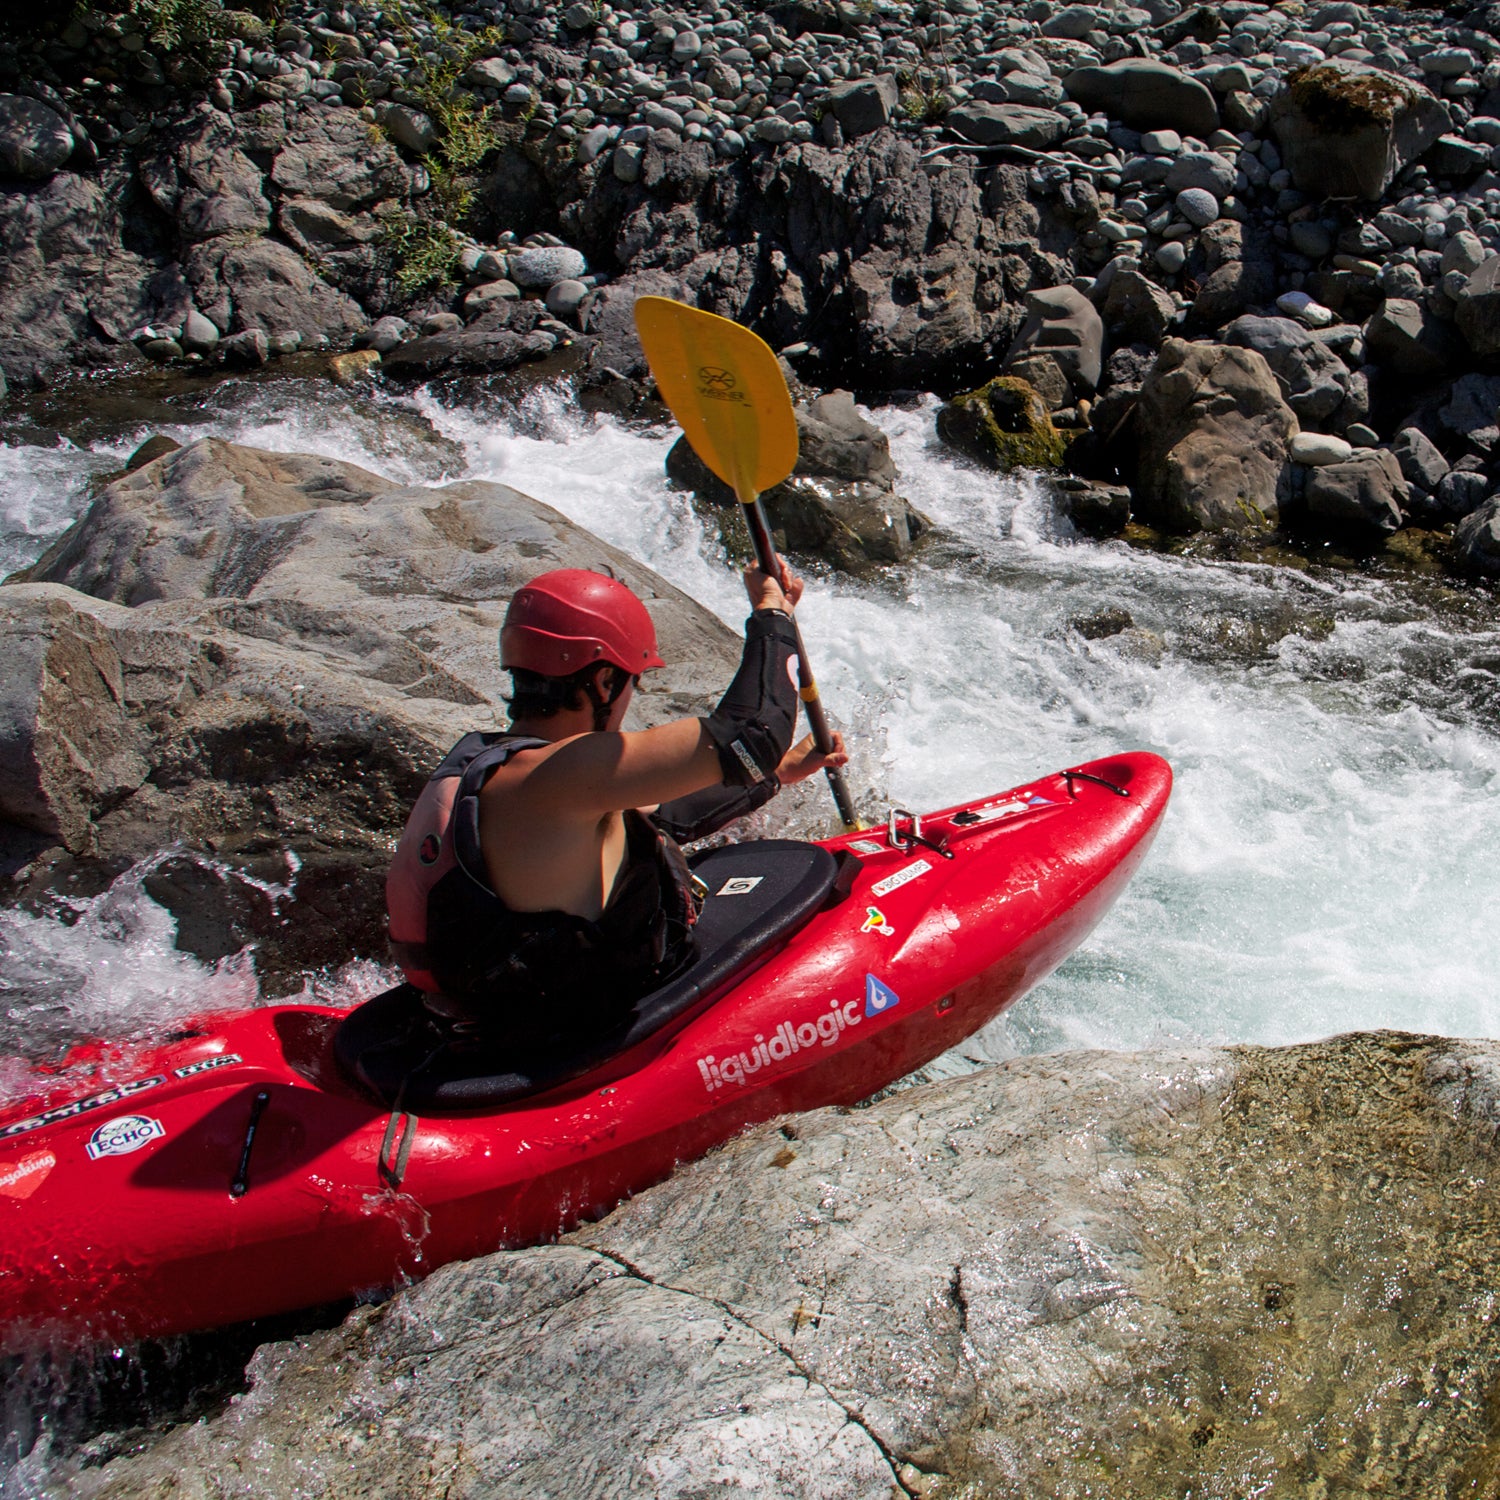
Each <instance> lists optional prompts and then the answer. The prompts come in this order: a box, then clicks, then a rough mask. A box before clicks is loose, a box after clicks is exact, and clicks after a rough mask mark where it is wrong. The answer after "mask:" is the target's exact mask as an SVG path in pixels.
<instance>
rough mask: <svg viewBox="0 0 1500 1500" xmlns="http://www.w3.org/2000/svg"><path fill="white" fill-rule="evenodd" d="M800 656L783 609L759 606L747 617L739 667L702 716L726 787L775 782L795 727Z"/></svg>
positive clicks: (793, 628) (794, 629)
mask: <svg viewBox="0 0 1500 1500" xmlns="http://www.w3.org/2000/svg"><path fill="white" fill-rule="evenodd" d="M796 655H797V631H796V627H795V626H794V625H793V624H792V622H791V620H790V618H789V617H788V616H786V615H784V614H782V613H781V611H780V610H775V609H765V610H757V611H756V612H755V613H754V614H753V615H751V616H750V618H749V620H747V621H746V623H745V650H744V654H743V655H742V656H741V658H740V669H739V671H738V672H736V673H735V674H734V681H733V682H731V683H730V684H729V690H728V691H727V692H726V693H725V694H724V696H723V698H721V699H720V700H719V706H718V707H717V708H716V709H714V711H713V712H712V713H711V714H710V715H709V716H708V717H707V718H706V719H704V720H703V725H704V728H706V729H707V730H708V733H709V738H710V739H712V740H713V742H714V746H715V748H716V749H717V750H718V752H719V765H720V767H721V768H722V769H723V772H724V785H725V786H758V785H759V784H760V783H761V782H763V781H767V780H769V781H771V782H772V784H773V786H774V785H775V775H776V768H777V767H778V766H779V765H780V764H781V758H782V756H784V755H785V754H786V752H787V751H788V749H790V748H791V743H792V736H793V734H794V733H795V732H796V727H797V689H796V686H795V684H794V682H793V678H792V674H793V672H794V671H795V667H794V666H793V665H792V663H793V662H794V661H795V659H796Z"/></svg>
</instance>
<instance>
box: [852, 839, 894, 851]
mask: <svg viewBox="0 0 1500 1500" xmlns="http://www.w3.org/2000/svg"><path fill="white" fill-rule="evenodd" d="M849 847H850V848H851V849H852V850H853V851H854V852H855V853H856V854H884V853H885V845H884V844H877V843H876V842H875V840H874V839H854V840H852V841H851V842H850V844H849Z"/></svg>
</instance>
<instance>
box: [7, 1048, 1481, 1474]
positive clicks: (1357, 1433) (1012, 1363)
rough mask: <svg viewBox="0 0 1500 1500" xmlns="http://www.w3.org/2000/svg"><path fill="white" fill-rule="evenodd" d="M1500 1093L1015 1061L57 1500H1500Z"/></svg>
mask: <svg viewBox="0 0 1500 1500" xmlns="http://www.w3.org/2000/svg"><path fill="white" fill-rule="evenodd" d="M1497 1084H1500V1051H1497V1049H1496V1047H1495V1045H1494V1044H1493V1043H1480V1042H1454V1041H1446V1040H1438V1039H1433V1038H1419V1037H1398V1036H1395V1035H1393V1034H1391V1033H1381V1034H1375V1035H1362V1036H1351V1037H1343V1038H1338V1039H1335V1040H1333V1041H1331V1042H1326V1043H1321V1044H1316V1045H1309V1046H1302V1047H1295V1048H1287V1049H1281V1050H1265V1049H1259V1048H1233V1049H1227V1050H1203V1051H1195V1052H1154V1053H1144V1054H1139V1055H1134V1056H1127V1055H1118V1054H1086V1053H1084V1054H1075V1055H1071V1056H1067V1057H1032V1058H1023V1059H1018V1060H1017V1061H1015V1062H1012V1063H1009V1064H1006V1065H1005V1066H1003V1067H1000V1068H995V1069H990V1070H987V1071H985V1072H981V1073H978V1074H974V1075H971V1076H969V1077H966V1078H961V1079H956V1080H951V1081H949V1082H946V1083H941V1084H935V1085H932V1086H930V1087H926V1088H919V1089H916V1090H911V1091H908V1092H905V1093H902V1094H899V1095H897V1096H895V1097H893V1098H888V1099H885V1100H882V1101H880V1102H878V1103H876V1104H874V1105H873V1106H871V1107H870V1108H868V1109H863V1110H854V1111H846V1110H826V1111H818V1112H815V1113H813V1114H810V1115H804V1116H799V1117H797V1118H795V1119H788V1120H785V1121H782V1122H779V1123H773V1124H771V1125H768V1126H765V1127H762V1128H760V1129H758V1130H754V1131H751V1132H749V1133H748V1134H746V1135H745V1136H743V1137H741V1138H740V1139H739V1140H737V1141H735V1142H733V1143H731V1144H730V1145H729V1146H726V1147H725V1148H723V1149H722V1150H721V1151H719V1152H717V1153H716V1154H714V1155H713V1156H711V1157H709V1158H708V1159H706V1160H704V1161H702V1162H699V1163H697V1164H696V1165H694V1166H691V1167H688V1168H685V1169H684V1170H682V1171H681V1172H679V1173H678V1174H677V1176H675V1177H674V1178H673V1179H672V1180H671V1181H670V1182H668V1183H665V1184H663V1185H662V1186H660V1187H658V1188H655V1189H653V1190H652V1191H650V1192H648V1193H645V1194H642V1195H641V1196H640V1197H638V1198H636V1199H634V1200H632V1201H631V1202H630V1203H628V1204H626V1205H624V1206H623V1207H622V1208H620V1209H618V1210H617V1211H616V1212H615V1213H614V1214H612V1215H611V1216H610V1217H609V1218H607V1219H605V1220H604V1221H603V1222H602V1223H599V1224H595V1225H592V1226H590V1227H588V1228H586V1229H583V1230H580V1231H578V1232H577V1233H575V1234H573V1235H570V1236H568V1237H567V1238H566V1239H565V1240H564V1241H563V1242H562V1243H560V1244H556V1245H551V1246H545V1247H542V1248H538V1249H534V1250H524V1251H519V1252H516V1253H512V1254H502V1255H497V1256H492V1257H489V1258H487V1259H482V1260H477V1261H472V1262H470V1263H468V1264H466V1265H459V1266H451V1267H449V1268H447V1269H446V1270H443V1271H439V1272H438V1273H437V1274H436V1275H434V1276H433V1277H431V1278H430V1279H429V1280H428V1281H427V1282H425V1283H424V1284H423V1285H422V1286H420V1287H418V1288H416V1289H415V1290H412V1291H408V1292H404V1293H401V1294H400V1295H398V1296H397V1297H395V1298H394V1299H393V1300H392V1301H390V1302H388V1303H386V1304H385V1305H384V1306H382V1307H378V1308H366V1309H363V1310H361V1311H359V1312H356V1313H355V1314H354V1315H353V1316H352V1317H351V1318H349V1320H348V1321H347V1322H345V1323H344V1324H343V1326H342V1327H340V1328H336V1329H333V1330H330V1331H329V1332H326V1333H322V1334H318V1335H314V1336H312V1337H308V1338H303V1339H299V1340H296V1341H294V1342H292V1343H283V1344H278V1345H270V1346H267V1347H265V1348H263V1349H262V1350H261V1351H260V1352H259V1353H258V1354H257V1356H256V1358H255V1360H254V1362H253V1363H252V1365H251V1368H250V1371H249V1381H250V1388H249V1390H248V1392H247V1393H246V1394H244V1395H243V1396H240V1397H237V1398H236V1399H234V1400H233V1401H232V1402H231V1403H230V1405H229V1407H228V1409H227V1410H226V1411H224V1412H223V1413H222V1414H221V1415H217V1416H215V1417H212V1418H211V1419H208V1420H205V1421H201V1422H197V1423H194V1424H192V1425H183V1426H181V1427H179V1428H177V1429H176V1430H175V1431H172V1432H170V1433H169V1434H168V1435H166V1436H165V1437H159V1438H153V1437H148V1436H146V1435H144V1434H141V1433H134V1434H131V1433H120V1434H110V1435H107V1436H104V1437H101V1438H99V1439H96V1440H95V1442H94V1443H93V1444H92V1445H91V1447H90V1448H88V1449H86V1450H85V1451H84V1452H83V1453H82V1454H78V1455H75V1456H74V1457H73V1458H72V1460H71V1461H69V1462H68V1463H66V1464H59V1465H58V1466H57V1467H56V1468H54V1469H52V1470H51V1471H50V1472H49V1471H47V1470H45V1469H41V1468H40V1466H38V1468H39V1472H37V1475H36V1482H37V1483H38V1484H39V1485H44V1486H45V1487H46V1493H48V1494H51V1495H63V1494H67V1495H73V1496H79V1497H84V1496H87V1497H91V1500H105V1497H109V1500H135V1497H141V1500H145V1497H148V1496H150V1497H156V1496H161V1495H164V1494H169V1493H170V1494H172V1495H181V1496H190V1497H194V1500H199V1497H201V1500H219V1497H227V1496H231V1495H240V1494H247V1493H251V1492H252V1491H253V1492H254V1493H257V1494H263V1493H276V1494H282V1493H286V1494H290V1493H296V1494H298V1495H303V1496H308V1497H316V1496H325V1495H326V1496H335V1495H347V1494H351V1493H360V1494H371V1495H377V1494H378V1495H401V1496H403V1497H411V1500H416V1497H424V1500H425V1497H429V1496H430V1497H438V1496H446V1497H450V1500H451V1497H460V1496H479V1495H487V1496H517V1497H519V1496H535V1495H560V1494H569V1495H583V1494H587V1495H595V1496H606V1495H608V1496H614V1495H653V1496H658V1497H665V1496H680V1497H687V1496H697V1495H702V1494H706V1493H709V1492H710V1491H713V1492H717V1491H719V1490H724V1491H726V1492H733V1493H736V1494H742V1495H755V1496H767V1497H770V1496H784V1495H809V1496H810V1495H817V1496H820V1497H846V1496H847V1497H861V1500H889V1497H893V1496H895V1497H901V1496H912V1497H923V1500H958V1497H966V1500H978V1497H980V1496H986V1497H1010V1496H1022V1495H1037V1494H1045V1495H1048V1496H1054V1497H1057V1500H1083V1497H1086V1496H1097V1495H1101V1494H1108V1495H1110V1496H1112V1497H1118V1500H1134V1497H1140V1500H1159V1497H1160V1496H1162V1495H1163V1494H1173V1493H1184V1494H1185V1493H1192V1494H1205V1495H1225V1496H1228V1495H1235V1494H1245V1493H1258V1494H1263V1495H1270V1496H1280V1495H1293V1494H1296V1495H1305V1494H1308V1493H1313V1494H1322V1493H1330V1494H1332V1493H1340V1492H1348V1493H1360V1494H1395V1493H1410V1494H1423V1495H1438V1494H1467V1495H1474V1496H1493V1495H1494V1494H1495V1493H1496V1489H1495V1483H1496V1480H1495V1476H1496V1472H1497V1462H1496V1446H1495V1445H1496V1436H1495V1431H1494V1417H1493V1410H1492V1407H1493V1402H1492V1398H1491V1390H1492V1385H1493V1368H1494V1362H1495V1358H1496V1326H1497V1324H1496V1316H1495V1292H1494V1285H1495V1276H1496V1273H1497V1270H1500V1267H1497V1262H1496V1244H1497V1236H1496V1228H1497V1226H1496V1222H1495V1219H1496V1215H1495V1206H1494V1194H1493V1192H1492V1191H1491V1190H1490V1188H1489V1186H1487V1184H1488V1183H1489V1180H1490V1178H1491V1176H1492V1175H1493V1166H1494V1150H1495V1132H1496V1128H1497V1124H1500V1093H1497ZM80 1461H81V1462H80ZM85 1465H86V1466H85ZM37 1492H38V1493H40V1492H41V1490H40V1489H39V1490H38V1491H37Z"/></svg>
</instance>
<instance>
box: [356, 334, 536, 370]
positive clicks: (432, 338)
mask: <svg viewBox="0 0 1500 1500" xmlns="http://www.w3.org/2000/svg"><path fill="white" fill-rule="evenodd" d="M528 357H529V354H528V350H527V347H526V338H525V335H523V334H519V333H512V332H511V331H510V330H509V329H507V328H499V329H492V330H488V331H476V330H473V329H463V328H457V329H450V330H447V331H445V332H442V333H430V334H424V335H423V336H421V337H419V338H415V339H412V340H411V341H410V342H409V343H404V344H399V345H397V346H396V347H395V348H394V349H392V350H391V351H390V352H389V353H388V354H387V355H386V356H385V359H384V361H383V368H384V369H385V371H386V373H387V374H389V375H399V376H413V377H417V378H425V377H426V376H428V375H435V374H438V373H439V372H440V371H445V370H448V371H455V372H468V373H474V372H476V371H483V370H509V369H513V368H514V367H515V366H516V365H519V364H521V363H522V362H523V361H524V360H526V359H527V358H528Z"/></svg>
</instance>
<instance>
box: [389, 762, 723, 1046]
mask: <svg viewBox="0 0 1500 1500" xmlns="http://www.w3.org/2000/svg"><path fill="white" fill-rule="evenodd" d="M547 743H548V741H546V740H539V739H531V738H527V737H524V736H520V735H510V734H483V733H477V734H468V735H465V736H464V737H463V739H461V740H460V741H459V742H458V744H456V745H455V746H454V747H453V749H452V750H450V751H449V752H448V754H447V756H446V757H445V758H444V760H443V763H442V764H441V765H440V766H439V767H438V768H437V770H436V771H435V772H434V773H433V775H432V778H431V779H430V780H429V781H428V783H427V786H426V787H425V788H424V789H423V791H422V795H421V796H420V797H419V798H418V799H417V804H416V806H415V807H414V808H413V809H412V813H411V816H410V818H408V820H407V824H406V829H405V832H404V833H403V834H402V836H401V842H400V844H399V845H398V846H397V849H396V855H395V858H394V860H393V861H392V863H391V868H390V872H389V874H388V875H387V877H386V905H387V909H388V911H389V914H390V939H391V953H392V956H393V957H394V958H395V960H396V962H397V963H398V964H399V965H400V966H401V968H402V970H403V971H404V972H405V974H406V977H407V979H408V981H409V982H410V983H412V984H413V985H415V986H416V987H417V988H418V989H420V990H422V991H424V992H425V993H426V995H427V997H428V1002H427V1003H428V1006H429V1008H430V1009H432V1010H434V1011H436V1012H438V1013H439V1014H442V1015H446V1016H448V1017H450V1018H452V1019H457V1020H463V1021H468V1022H474V1023H479V1024H484V1023H487V1022H497V1023H503V1024H505V1025H506V1026H507V1028H508V1029H513V1030H514V1029H517V1028H519V1029H521V1030H526V1029H530V1028H528V1026H527V1025H526V1024H525V1023H526V1021H527V1018H529V1017H537V1016H546V1015H549V1014H550V1015H551V1017H552V1019H553V1020H554V1021H557V1022H565V1017H567V1018H569V1019H570V1020H571V1022H572V1023H575V1024H576V1023H578V1022H584V1023H585V1024H589V1023H590V1021H591V1020H601V1021H602V1020H604V1019H606V1018H607V1015H608V1014H609V1013H610V1012H612V1011H613V1010H615V1009H619V1008H625V1007H628V1006H629V1005H630V1004H631V1003H633V1002H634V1001H635V1000H636V999H639V998H640V996H641V995H643V994H645V993H647V992H648V991H649V990H651V989H654V988H656V987H657V986H658V985H659V984H660V983H662V982H663V981H664V980H665V979H666V978H667V977H668V976H669V975H670V974H671V973H672V972H674V971H675V970H676V969H678V968H680V967H682V966H683V964H685V963H686V962H688V961H689V960H690V959H691V958H692V957H693V955H694V953H695V944H694V942H693V934H692V928H693V926H694V924H695V923H696V921H697V917H698V910H699V905H700V898H699V897H698V896H697V894H696V892H695V886H694V882H693V879H692V875H691V873H690V872H689V870H688V868H687V862H686V860H684V858H683V856H682V851H681V850H680V849H678V847H677V845H676V844H674V843H673V842H672V840H671V839H669V838H667V837H666V835H665V834H663V833H662V832H661V831H660V830H659V829H658V828H656V827H655V825H654V824H652V823H651V822H650V820H649V819H647V818H646V817H644V816H643V815H642V814H640V813H638V812H635V811H633V810H632V811H627V812H626V813H625V814H624V817H625V834H626V852H625V860H624V863H623V864H622V866H621V868H620V873H619V876H618V877H617V879H616V881H615V888H614V890H613V892H612V893H611V895H610V899H609V902H608V904H607V905H606V906H605V909H604V911H603V912H602V913H601V914H600V915H599V917H598V918H596V919H589V918H586V917H579V916H575V915H573V914H572V913H571V912H564V911H541V912H518V911H512V910H511V908H510V907H508V906H507V905H506V904H505V903H504V902H503V901H502V900H501V899H500V897H499V896H497V895H496V894H495V892H494V891H493V890H492V889H491V887H490V884H489V876H488V872H487V870H486V868H485V863H484V856H483V853H482V851H481V849H480V843H479V793H480V791H481V789H482V788H483V786H484V784H485V782H486V781H487V780H488V779H489V777H490V775H491V774H492V773H493V772H494V771H495V770H496V769H497V768H498V767H500V766H502V765H504V764H505V762H506V761H507V760H509V759H510V757H511V756H512V755H514V754H516V753H517V752H518V751H521V750H530V749H534V748H536V747H538V746H541V745H545V744H547ZM565 1023H566V1022H565Z"/></svg>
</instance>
